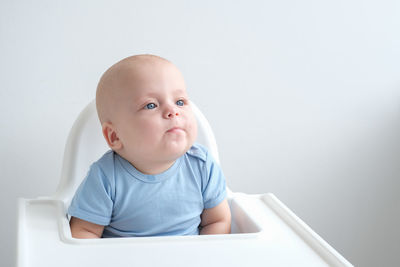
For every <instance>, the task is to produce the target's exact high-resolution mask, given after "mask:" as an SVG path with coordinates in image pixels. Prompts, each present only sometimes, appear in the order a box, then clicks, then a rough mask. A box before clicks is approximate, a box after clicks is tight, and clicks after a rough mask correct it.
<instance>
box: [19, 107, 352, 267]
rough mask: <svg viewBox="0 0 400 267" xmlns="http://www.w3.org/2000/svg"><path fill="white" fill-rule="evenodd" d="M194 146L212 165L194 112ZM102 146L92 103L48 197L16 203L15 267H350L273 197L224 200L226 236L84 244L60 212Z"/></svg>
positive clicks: (206, 134)
mask: <svg viewBox="0 0 400 267" xmlns="http://www.w3.org/2000/svg"><path fill="white" fill-rule="evenodd" d="M195 115H196V118H197V120H198V123H199V138H200V140H199V141H200V142H201V143H203V144H205V145H206V146H208V147H209V149H210V151H211V153H213V156H214V157H215V158H216V159H217V160H218V151H217V147H216V142H215V139H214V136H213V134H212V131H211V128H210V126H209V125H208V122H207V120H206V119H205V118H204V117H203V116H202V114H201V112H200V111H199V110H198V109H197V108H195ZM106 150H107V147H106V145H105V142H104V141H103V138H102V136H101V131H100V125H99V123H98V122H97V117H96V112H95V106H94V103H91V104H89V105H88V107H86V108H85V110H84V111H83V112H82V113H81V115H80V116H79V118H78V119H77V121H76V123H75V124H74V126H73V128H72V130H71V133H70V136H69V138H68V142H67V145H66V150H65V155H64V163H63V170H62V175H61V181H60V185H59V188H58V189H57V192H56V194H55V195H54V196H51V197H43V198H38V199H19V203H18V239H17V266H18V267H28V266H32V267H33V266H35V267H36V266H61V267H62V266H68V267H71V266H99V267H101V266H352V265H351V264H350V263H349V262H348V261H347V260H346V259H344V258H343V257H342V256H341V255H340V254H339V253H337V252H336V251H335V250H334V249H333V248H332V247H331V246H329V245H328V244H327V243H326V242H325V241H324V240H323V239H322V238H321V237H319V236H318V235H317V234H316V233H315V232H313V231H312V230H311V229H310V228H309V227H308V226H307V225H306V224H304V222H302V221H301V220H300V219H299V218H298V217H297V216H296V215H295V214H294V213H293V212H291V211H290V210H289V209H288V208H287V207H286V206H285V205H284V204H282V203H281V202H280V201H279V200H278V199H277V198H276V197H275V196H274V195H272V194H263V195H247V194H242V193H232V192H229V194H228V202H229V205H230V208H231V211H232V234H230V235H212V236H171V237H143V238H112V239H92V240H82V239H74V238H72V237H71V232H70V229H69V224H68V219H67V216H66V207H68V205H69V202H70V200H71V198H72V196H73V194H74V192H75V190H76V188H77V186H78V185H79V183H80V182H81V180H82V179H83V177H84V176H85V174H86V172H87V170H88V168H89V165H90V163H91V162H93V161H94V160H96V159H97V158H98V157H100V156H101V155H102V154H103V153H104V152H105V151H106Z"/></svg>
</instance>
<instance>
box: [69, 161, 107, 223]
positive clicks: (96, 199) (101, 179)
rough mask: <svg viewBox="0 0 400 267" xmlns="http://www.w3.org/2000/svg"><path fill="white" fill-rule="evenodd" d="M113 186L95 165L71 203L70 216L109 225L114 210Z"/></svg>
mask: <svg viewBox="0 0 400 267" xmlns="http://www.w3.org/2000/svg"><path fill="white" fill-rule="evenodd" d="M111 193H112V184H111V182H110V179H109V178H108V177H106V175H105V174H104V172H103V171H102V170H101V168H100V167H99V166H98V164H96V163H94V164H92V166H91V167H90V170H89V172H88V174H87V176H86V177H85V179H84V180H83V181H82V183H81V185H80V186H79V188H78V190H77V191H76V193H75V196H74V198H73V199H72V201H71V205H70V207H69V209H68V214H69V215H71V216H74V217H77V218H79V219H82V220H85V221H88V222H91V223H95V224H99V225H109V224H110V220H111V215H112V209H113V201H112V198H111V195H112V194H111Z"/></svg>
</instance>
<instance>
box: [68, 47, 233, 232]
mask: <svg viewBox="0 0 400 267" xmlns="http://www.w3.org/2000/svg"><path fill="white" fill-rule="evenodd" d="M96 107H97V113H98V116H99V119H100V123H101V125H102V131H103V135H104V138H105V139H106V141H107V144H108V146H109V147H110V148H111V150H110V151H108V152H106V153H105V154H104V155H103V156H102V157H101V158H100V159H99V160H98V161H96V162H95V163H93V164H92V165H91V167H90V170H89V172H88V174H87V176H86V178H85V179H84V180H83V182H82V184H81V185H80V186H79V188H78V190H77V191H76V193H75V196H74V198H73V200H72V202H71V206H70V207H69V209H68V214H69V215H71V221H70V226H71V233H72V236H73V237H75V238H100V237H135V236H137V237H140V236H166V235H196V234H225V233H229V232H230V223H231V214H230V209H229V206H228V203H227V201H226V186H225V179H224V176H223V173H222V171H221V169H220V167H219V166H218V164H217V163H216V162H215V161H214V159H213V158H212V156H211V154H210V153H209V152H208V151H207V149H206V148H205V147H203V146H201V145H199V144H196V143H194V141H195V139H196V136H197V124H196V120H195V117H194V115H193V112H192V109H191V105H190V102H189V99H188V96H187V93H186V86H185V82H184V79H183V77H182V74H181V73H180V71H179V70H178V69H177V68H176V67H175V66H174V65H173V64H172V63H171V62H169V61H168V60H166V59H163V58H161V57H158V56H154V55H138V56H132V57H128V58H125V59H123V60H121V61H119V62H118V63H116V64H114V65H113V66H111V67H110V68H109V69H108V70H107V71H106V72H105V73H104V74H103V76H102V77H101V79H100V82H99V84H98V87H97V93H96Z"/></svg>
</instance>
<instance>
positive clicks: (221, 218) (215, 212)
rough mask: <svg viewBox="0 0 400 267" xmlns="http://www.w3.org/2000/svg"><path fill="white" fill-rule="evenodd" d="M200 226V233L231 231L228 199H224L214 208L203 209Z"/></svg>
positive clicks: (226, 232)
mask: <svg viewBox="0 0 400 267" xmlns="http://www.w3.org/2000/svg"><path fill="white" fill-rule="evenodd" d="M200 226H201V230H200V234H201V235H212V234H229V233H230V232H231V211H230V209H229V205H228V201H226V199H225V200H223V201H222V202H221V203H220V204H218V205H217V206H215V207H214V208H211V209H205V210H203V213H202V214H201V224H200Z"/></svg>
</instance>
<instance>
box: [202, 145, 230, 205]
mask: <svg viewBox="0 0 400 267" xmlns="http://www.w3.org/2000/svg"><path fill="white" fill-rule="evenodd" d="M203 177H204V178H203V179H204V180H205V181H204V182H205V183H203V184H204V185H205V187H204V189H203V192H202V193H203V202H204V208H205V209H211V208H214V207H215V206H217V205H218V204H220V203H221V202H222V201H223V200H224V199H225V197H226V182H225V176H224V174H223V172H222V170H221V168H220V166H219V165H218V163H217V162H215V160H214V158H213V157H212V156H211V154H210V153H209V152H207V159H206V164H205V175H203Z"/></svg>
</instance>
